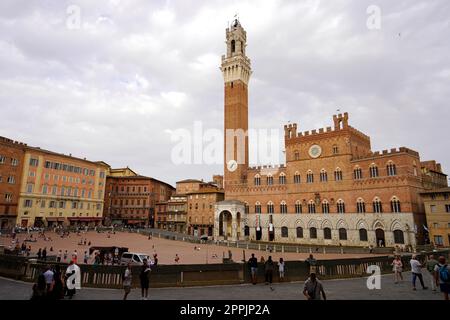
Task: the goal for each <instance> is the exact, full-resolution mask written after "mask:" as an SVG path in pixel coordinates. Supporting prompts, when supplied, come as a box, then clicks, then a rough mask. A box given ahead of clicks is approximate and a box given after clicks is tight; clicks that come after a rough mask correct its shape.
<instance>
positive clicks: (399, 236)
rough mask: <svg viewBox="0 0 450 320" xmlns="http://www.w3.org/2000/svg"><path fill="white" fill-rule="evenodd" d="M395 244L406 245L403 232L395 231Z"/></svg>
mask: <svg viewBox="0 0 450 320" xmlns="http://www.w3.org/2000/svg"><path fill="white" fill-rule="evenodd" d="M394 242H395V243H396V244H404V243H405V237H404V234H403V231H402V230H394Z"/></svg>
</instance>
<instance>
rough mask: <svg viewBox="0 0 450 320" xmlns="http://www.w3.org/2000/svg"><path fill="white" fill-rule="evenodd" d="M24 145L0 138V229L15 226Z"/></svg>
mask: <svg viewBox="0 0 450 320" xmlns="http://www.w3.org/2000/svg"><path fill="white" fill-rule="evenodd" d="M25 147H26V144H23V143H21V142H17V141H13V140H11V139H7V138H4V137H0V228H1V229H8V228H12V227H14V226H15V225H16V219H17V213H18V205H19V196H20V182H21V180H22V171H23V170H22V168H23V159H24V156H25Z"/></svg>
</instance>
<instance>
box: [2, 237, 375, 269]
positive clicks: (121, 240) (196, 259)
mask: <svg viewBox="0 0 450 320" xmlns="http://www.w3.org/2000/svg"><path fill="white" fill-rule="evenodd" d="M36 235H37V234H36V233H35V234H33V237H36ZM46 235H47V236H48V237H50V238H52V241H44V240H43V239H38V241H37V242H27V245H31V251H32V252H33V253H36V252H37V251H38V249H39V248H44V247H47V255H55V254H56V253H57V252H58V250H60V249H61V250H63V251H64V250H68V252H69V254H70V253H72V252H73V251H74V250H77V252H78V254H79V258H81V257H82V254H83V253H84V251H88V249H89V246H83V245H82V246H79V245H78V241H79V240H80V239H85V238H87V241H88V242H89V241H90V242H91V246H120V247H127V248H129V251H132V252H138V253H146V254H149V255H153V253H155V252H156V253H157V254H158V258H159V263H160V264H174V263H175V262H174V258H175V254H178V256H179V257H180V262H179V263H180V264H203V263H205V262H206V256H207V255H208V263H220V262H221V258H222V256H223V253H225V254H226V255H227V254H228V250H231V251H232V254H233V260H234V261H240V260H242V258H243V249H238V248H228V247H225V246H218V245H206V244H202V245H200V244H194V243H189V242H183V241H173V240H167V239H160V238H156V237H153V238H152V239H151V240H149V239H148V238H147V237H146V236H144V235H140V234H137V233H128V232H116V234H111V235H110V236H111V237H110V238H108V235H107V233H97V232H95V231H89V232H88V233H81V234H80V236H77V235H76V234H75V233H71V234H70V236H69V237H68V238H67V237H66V238H61V237H60V236H58V235H57V234H55V233H53V232H48V233H46ZM17 236H18V238H19V239H20V242H19V244H21V243H22V240H23V239H25V237H26V234H18V235H17ZM0 241H1V242H0V244H2V245H5V247H8V246H10V245H11V238H7V237H3V236H2V237H1V238H0ZM195 246H197V247H200V250H194V247H195ZM50 247H53V252H49V249H50ZM251 253H255V255H256V256H257V257H258V259H260V257H261V256H264V258H265V259H267V257H268V256H269V255H272V257H273V258H274V259H277V260H278V258H280V257H283V258H284V259H285V260H287V261H293V260H304V259H306V258H307V256H308V254H307V253H272V254H269V253H268V252H265V251H260V252H258V251H255V250H246V253H245V255H246V259H248V258H249V257H250V254H251ZM213 255H217V258H213ZM314 256H315V257H316V258H317V259H336V258H358V257H368V256H373V255H370V254H319V253H318V254H314ZM79 260H82V259H79Z"/></svg>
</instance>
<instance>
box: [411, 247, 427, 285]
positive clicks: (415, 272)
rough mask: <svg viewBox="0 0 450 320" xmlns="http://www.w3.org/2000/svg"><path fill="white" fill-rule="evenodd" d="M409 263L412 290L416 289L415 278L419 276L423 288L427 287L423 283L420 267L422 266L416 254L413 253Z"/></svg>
mask: <svg viewBox="0 0 450 320" xmlns="http://www.w3.org/2000/svg"><path fill="white" fill-rule="evenodd" d="M410 263H411V273H412V285H413V290H414V291H415V290H417V289H416V280H417V278H419V280H420V284H421V285H422V288H423V290H426V289H428V287H425V284H424V283H423V276H422V268H423V267H424V266H423V265H422V264H421V263H420V262H419V261H418V260H417V255H415V254H413V256H412V259H411V261H410Z"/></svg>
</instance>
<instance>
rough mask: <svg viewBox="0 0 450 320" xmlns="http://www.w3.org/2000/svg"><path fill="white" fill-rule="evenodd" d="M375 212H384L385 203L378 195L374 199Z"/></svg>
mask: <svg viewBox="0 0 450 320" xmlns="http://www.w3.org/2000/svg"><path fill="white" fill-rule="evenodd" d="M373 212H374V213H382V212H383V204H382V203H381V200H380V198H378V197H375V199H373Z"/></svg>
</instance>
